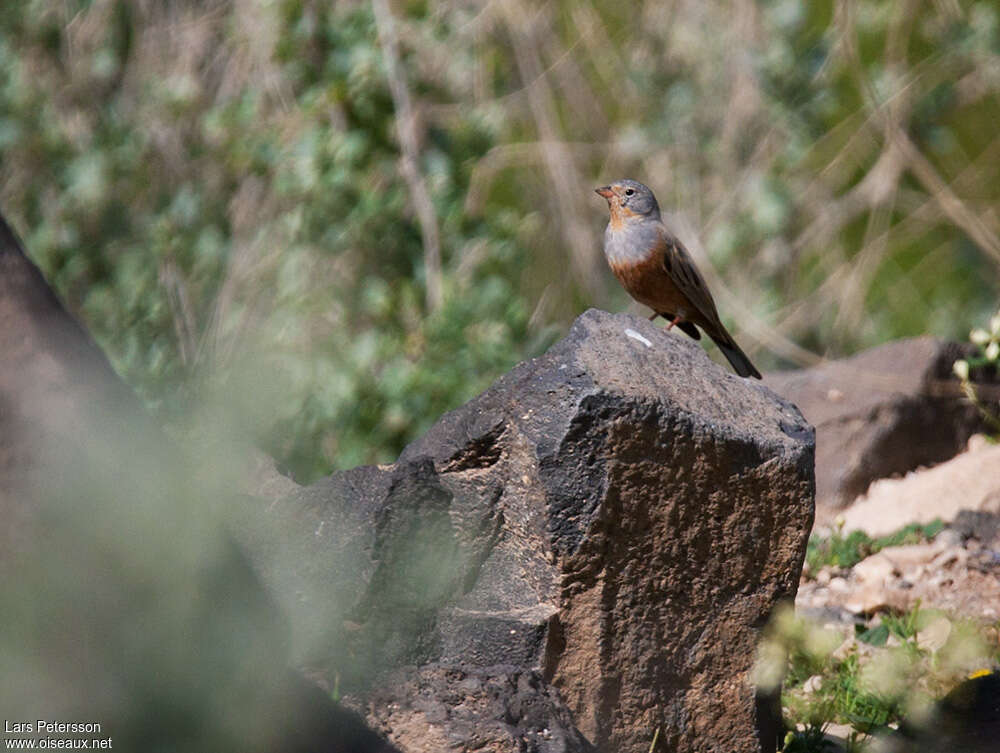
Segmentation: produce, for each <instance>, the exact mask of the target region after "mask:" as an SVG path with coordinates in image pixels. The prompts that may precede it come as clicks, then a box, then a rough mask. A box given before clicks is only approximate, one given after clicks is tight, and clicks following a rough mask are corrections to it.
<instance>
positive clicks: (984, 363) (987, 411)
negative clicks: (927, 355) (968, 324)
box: [952, 311, 1000, 433]
mask: <svg viewBox="0 0 1000 753" xmlns="http://www.w3.org/2000/svg"><path fill="white" fill-rule="evenodd" d="M969 340H970V341H971V342H972V344H973V345H975V346H976V348H978V350H979V352H978V353H977V354H976V355H975V356H971V357H969V358H960V359H959V360H957V361H955V364H954V365H953V366H952V370H953V371H954V372H955V376H957V377H958V380H959V382H960V383H961V385H962V392H964V393H965V396H966V397H967V398H968V399H969V402H971V403H972V404H973V405H975V406H976V408H977V410H978V411H979V413H980V415H982V417H983V419H984V420H985V421H986V423H987V424H989V425H990V426H991V427H992V428H993V431H994V432H998V433H1000V416H998V415H997V414H996V412H995V410H994V409H992V408H991V407H990V406H989V405H988V403H987V402H986V401H984V400H982V399H981V398H980V396H979V393H978V392H977V391H976V385H975V384H974V382H973V381H972V378H971V375H972V371H973V369H987V370H990V371H992V372H993V373H997V371H998V370H1000V311H998V312H997V313H996V314H994V315H993V317H992V318H991V319H990V328H989V331H987V330H985V329H982V328H976V329H974V330H972V332H970V333H969Z"/></svg>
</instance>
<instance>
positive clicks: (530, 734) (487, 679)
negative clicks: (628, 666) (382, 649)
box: [367, 664, 596, 753]
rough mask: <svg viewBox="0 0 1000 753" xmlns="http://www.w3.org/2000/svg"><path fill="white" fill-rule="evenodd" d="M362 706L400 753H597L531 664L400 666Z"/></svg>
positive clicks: (372, 721) (554, 692) (562, 703)
mask: <svg viewBox="0 0 1000 753" xmlns="http://www.w3.org/2000/svg"><path fill="white" fill-rule="evenodd" d="M367 708H368V710H369V718H370V721H371V723H372V726H374V727H375V728H376V729H378V730H379V731H381V732H382V733H383V734H385V735H386V736H387V737H392V738H393V739H394V740H395V741H396V743H397V744H398V745H399V746H400V747H402V748H403V749H404V750H405V751H406V753H440V752H441V751H448V750H454V751H467V750H475V751H482V753H507V751H525V753H564V752H565V751H581V752H586V751H593V753H596V748H594V747H593V746H592V745H591V744H590V743H589V742H588V741H587V739H586V738H585V737H584V736H583V735H582V734H580V732H579V730H577V728H576V727H575V725H574V723H573V717H572V714H571V713H570V711H569V709H568V708H567V707H566V704H565V703H564V702H563V701H562V699H561V698H560V697H559V694H558V693H557V692H556V691H555V690H554V689H553V688H552V687H551V686H549V685H548V684H547V683H546V682H545V681H544V680H543V678H542V677H541V675H540V674H539V673H538V672H536V671H533V670H529V669H520V668H517V667H510V666H498V667H490V668H485V669H484V668H477V667H456V666H442V665H440V664H428V665H425V666H423V667H406V668H404V669H401V670H398V671H396V672H393V673H392V674H391V675H390V676H389V678H388V681H387V682H386V683H385V684H384V685H383V687H382V689H381V690H376V691H375V692H374V693H373V695H372V697H371V698H370V699H369V701H368V703H367Z"/></svg>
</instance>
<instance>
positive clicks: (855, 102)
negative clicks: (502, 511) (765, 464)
mask: <svg viewBox="0 0 1000 753" xmlns="http://www.w3.org/2000/svg"><path fill="white" fill-rule="evenodd" d="M621 9H622V6H621V4H620V3H616V2H610V0H592V1H591V2H571V1H570V0H559V1H558V2H554V3H545V4H533V3H528V2H525V1H522V0H503V1H502V2H495V3H486V2H474V3H466V4H439V3H426V2H397V3H395V4H393V6H392V11H393V13H394V15H395V17H396V26H397V29H398V35H399V45H400V51H401V56H402V63H403V65H402V68H403V70H404V72H405V76H406V81H405V85H406V86H407V87H408V88H409V90H410V94H411V98H412V100H413V102H414V109H415V111H416V126H417V130H418V133H419V139H420V154H419V155H418V156H419V165H418V166H419V169H420V172H421V175H422V176H423V179H424V180H425V181H426V184H427V187H428V190H429V193H430V196H431V200H432V202H433V209H434V214H435V217H436V221H437V223H438V229H439V232H440V237H441V251H442V269H441V282H442V288H443V293H444V295H443V303H442V304H441V305H440V306H439V307H435V306H433V305H429V304H428V302H427V289H426V287H427V286H426V282H427V274H428V270H427V269H426V268H425V262H424V258H425V257H424V249H423V244H422V239H421V227H420V224H419V222H418V220H417V216H416V214H415V212H414V209H413V206H414V204H413V201H412V198H411V194H410V191H409V189H408V186H407V183H406V182H405V181H404V180H403V178H402V177H401V172H400V169H399V164H400V147H399V142H398V139H397V134H396V122H395V105H394V102H393V98H392V95H391V91H390V87H389V83H388V81H387V73H386V67H385V65H384V59H383V54H382V49H381V47H380V45H379V41H378V35H377V34H376V24H375V19H374V17H373V14H372V8H371V6H370V5H369V4H367V3H361V2H339V3H329V2H325V0H324V1H321V0H244V1H243V2H235V0H213V2H210V3H204V2H195V1H194V0H176V1H175V2H170V3H160V2H130V1H129V0H8V1H7V2H4V3H3V4H0V77H2V78H0V205H2V207H3V211H4V212H5V213H6V214H7V215H8V216H9V217H10V219H11V220H12V221H13V223H14V225H15V226H16V227H17V228H18V230H19V231H20V232H21V233H22V235H23V236H24V239H25V241H26V243H27V246H28V248H29V250H30V252H31V253H32V255H33V257H34V258H35V260H36V261H37V262H38V263H39V264H40V266H41V267H42V269H43V271H44V272H45V273H46V275H47V276H48V278H49V279H50V281H51V282H52V283H53V284H54V285H55V287H56V288H57V289H58V291H59V292H60V294H61V295H62V296H63V297H64V299H65V300H66V301H67V302H68V304H69V305H70V307H71V309H73V310H75V311H77V312H78V313H80V315H81V316H82V317H83V318H84V319H85V321H86V323H87V325H88V327H89V328H90V330H91V332H93V333H94V335H95V337H96V338H97V339H98V341H99V342H100V344H101V345H102V346H103V347H104V349H105V350H106V351H107V352H108V353H109V355H110V356H111V358H112V360H113V362H114V364H115V366H116V367H117V368H118V370H119V371H120V373H122V375H123V376H124V377H125V378H126V380H127V381H129V383H130V384H132V385H133V386H135V387H136V388H137V389H138V390H139V391H140V393H141V394H142V395H143V396H144V398H145V399H146V400H147V402H148V403H149V404H150V405H151V406H152V407H153V408H154V410H156V411H157V412H158V414H159V415H160V416H161V417H162V418H163V419H164V420H165V421H167V422H168V423H172V424H175V425H179V426H192V425H194V426H197V424H198V422H199V421H202V422H204V420H205V416H203V415H201V411H202V407H203V406H204V405H206V404H211V403H212V401H213V400H215V399H216V398H217V397H218V396H219V395H223V396H225V397H226V398H227V399H228V400H231V401H232V403H233V405H234V408H235V410H234V411H233V413H234V414H236V415H239V416H241V419H240V420H241V421H243V422H244V423H245V427H241V429H242V428H245V429H246V430H247V431H249V432H250V433H251V435H252V436H253V437H254V439H255V441H257V442H258V443H260V444H261V445H262V446H264V447H265V448H266V449H267V450H269V451H270V452H272V453H274V454H275V455H276V456H277V457H278V458H279V460H280V461H281V463H282V464H283V465H285V466H286V467H288V468H289V469H291V470H293V471H294V472H295V474H296V476H297V477H298V478H300V479H308V478H312V477H315V476H316V475H317V474H320V473H323V472H325V471H328V470H329V469H330V468H331V467H349V466H352V465H355V464H358V463H361V462H379V461H386V460H391V459H392V458H393V457H394V456H395V454H396V453H397V452H398V451H399V450H400V449H401V447H402V446H403V445H404V444H405V443H406V442H407V441H409V440H410V439H412V438H413V437H414V436H416V435H417V434H419V433H420V432H421V431H422V430H424V429H425V428H426V427H427V426H428V425H429V424H430V423H431V422H432V421H434V420H435V419H436V418H437V417H438V416H439V415H440V414H441V413H442V412H443V411H445V410H447V409H449V408H453V407H456V406H457V405H459V404H460V403H461V402H462V401H464V400H465V399H467V398H469V397H470V396H472V395H474V394H475V393H476V392H478V391H480V390H481V389H483V388H484V387H485V386H486V385H487V384H488V383H489V382H490V381H491V380H492V379H494V378H495V377H496V376H498V375H499V374H500V373H502V372H503V371H505V370H506V369H508V368H510V367H511V366H512V365H513V364H514V363H515V362H516V361H518V360H520V359H521V358H524V357H527V356H530V355H533V354H535V353H537V352H539V351H540V350H541V349H543V348H544V347H545V346H546V344H547V343H548V342H550V341H551V340H552V338H553V335H554V333H555V332H556V331H557V330H558V329H559V328H560V327H563V326H565V323H566V322H568V321H569V319H570V318H571V317H572V316H574V315H576V314H577V313H579V312H580V311H581V310H582V309H583V308H585V307H586V306H588V305H598V306H602V307H606V308H612V309H620V308H624V307H625V306H626V305H628V304H627V297H626V296H625V294H624V293H623V292H622V291H621V290H620V289H619V288H618V286H617V284H616V283H615V282H614V281H613V279H612V278H611V277H610V275H609V274H608V272H607V270H606V269H605V268H604V266H603V261H602V260H601V258H600V252H599V244H600V240H599V238H600V235H599V234H600V232H601V230H602V228H603V224H604V222H605V209H604V207H603V205H602V203H601V202H600V200H599V199H597V198H596V197H594V196H593V194H592V193H591V190H590V189H591V187H592V186H593V185H597V184H598V183H597V182H598V181H602V182H603V181H607V180H610V179H613V178H617V177H620V176H624V175H629V176H632V177H636V178H638V179H641V180H644V181H645V182H647V183H649V184H650V185H651V186H652V187H653V188H654V190H656V191H657V194H658V197H659V198H660V203H661V205H662V206H663V207H664V209H665V212H666V215H667V219H668V220H669V221H670V222H671V223H672V224H673V225H674V226H675V227H676V229H677V230H678V233H679V234H680V235H681V237H682V238H683V239H684V240H685V241H687V242H688V244H689V246H691V248H692V250H693V252H694V253H695V255H696V256H697V257H699V259H700V260H701V263H702V265H703V267H704V269H705V270H706V272H707V273H708V276H709V280H710V284H711V285H712V287H713V290H714V291H715V293H716V298H717V299H718V302H719V304H720V310H721V311H722V313H723V316H724V318H727V319H728V321H727V323H728V324H733V323H734V322H735V323H736V327H735V329H736V331H737V334H738V337H739V339H740V341H741V343H743V344H744V345H745V347H747V349H748V351H749V352H750V353H751V355H753V356H754V358H755V360H759V361H761V362H762V363H763V364H764V365H765V366H772V367H773V366H778V365H785V366H787V365H794V364H796V363H798V364H802V363H807V362H809V359H810V357H811V354H819V355H840V354H843V353H846V352H850V351H852V350H854V349H857V348H859V347H863V346H867V345H870V344H874V343H877V342H881V341H884V340H886V339H889V338H892V337H898V336H902V335H913V334H920V333H924V332H930V333H933V334H937V335H942V336H947V337H958V336H962V335H963V334H964V333H965V332H966V331H967V330H968V328H969V326H970V322H973V321H980V320H982V319H985V318H986V316H987V315H988V313H990V312H992V311H993V310H995V301H996V298H997V293H998V284H997V280H998V276H997V274H996V272H997V267H998V265H1000V242H998V240H997V239H998V237H1000V213H998V212H997V211H996V207H997V201H998V199H1000V174H998V173H1000V167H998V166H1000V159H997V156H998V154H1000V135H998V132H997V129H996V128H995V124H996V122H998V120H1000V74H998V73H997V71H1000V14H998V9H997V7H996V5H995V3H992V2H959V3H951V4H924V3H908V2H899V3H894V4H889V3H882V2H878V1H876V0H854V1H852V2H847V3H833V2H830V1H824V2H815V3H807V2H805V0H775V1H773V2H760V3H755V2H750V1H749V0H742V2H737V3H728V2H721V0H717V1H713V2H708V3H705V2H695V1H694V0H686V1H684V2H680V3H669V4H664V3H657V2H654V1H653V0H649V1H648V2H639V3H636V4H634V6H630V10H629V12H628V13H622V12H621ZM717 270H718V271H717ZM432 273H433V270H432ZM636 310H639V309H638V308H636ZM755 345H756V346H758V347H757V348H755V347H754V346H755ZM761 345H763V347H764V348H765V349H766V352H760V350H759V347H760V346H761Z"/></svg>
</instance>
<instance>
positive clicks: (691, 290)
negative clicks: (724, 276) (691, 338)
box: [659, 225, 719, 324]
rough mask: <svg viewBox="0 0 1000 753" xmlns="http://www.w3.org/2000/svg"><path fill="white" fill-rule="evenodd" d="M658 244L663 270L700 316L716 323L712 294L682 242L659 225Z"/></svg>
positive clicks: (716, 316)
mask: <svg viewBox="0 0 1000 753" xmlns="http://www.w3.org/2000/svg"><path fill="white" fill-rule="evenodd" d="M659 246H660V251H661V254H660V258H661V259H662V260H663V270H664V271H665V272H666V273H667V274H668V275H669V276H670V279H671V280H673V281H674V284H675V285H676V286H677V289H678V290H680V291H681V293H683V294H684V295H685V297H686V298H687V299H688V300H689V301H690V302H691V305H692V306H694V307H695V308H696V309H697V310H698V313H700V314H701V315H702V317H704V318H705V319H706V320H708V322H710V323H712V324H717V323H718V322H719V312H718V311H717V310H716V308H715V301H713V300H712V294H711V293H709V292H708V285H707V284H706V283H705V278H704V277H702V276H701V272H699V271H698V267H696V266H695V265H694V259H692V258H691V255H690V254H689V253H688V252H687V249H686V248H684V244H682V243H681V242H680V241H679V240H677V238H675V237H674V236H673V235H671V233H670V231H669V230H667V229H666V228H665V227H663V226H662V225H661V226H660V242H659ZM688 318H690V317H688Z"/></svg>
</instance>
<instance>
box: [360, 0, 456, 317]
mask: <svg viewBox="0 0 1000 753" xmlns="http://www.w3.org/2000/svg"><path fill="white" fill-rule="evenodd" d="M372 12H373V13H374V14H375V26H376V27H377V28H378V39H379V45H380V46H381V48H382V54H383V55H384V56H385V69H386V75H387V76H388V77H389V91H390V92H391V93H392V101H393V104H394V106H395V108H396V130H397V132H398V135H399V146H400V149H402V152H403V154H402V157H401V159H400V170H401V171H402V173H403V179H404V180H405V181H406V185H407V186H408V187H409V190H410V198H411V200H412V201H413V208H414V209H415V210H416V212H417V221H418V222H419V223H420V234H421V237H422V239H423V244H424V270H425V273H426V275H427V308H428V310H430V311H433V310H435V309H437V308H438V307H439V306H440V305H441V299H442V292H441V236H440V233H439V231H438V225H437V216H436V215H435V213H434V204H433V202H432V201H431V195H430V191H428V190H427V183H426V182H425V181H424V176H423V175H421V173H420V164H419V155H420V147H419V144H418V139H417V125H416V119H415V117H414V114H413V105H412V102H411V100H410V91H409V89H408V88H407V86H406V79H405V78H404V76H403V72H402V70H401V68H400V65H399V47H398V44H397V39H396V26H395V23H394V22H393V18H392V12H391V11H390V10H389V4H388V2H387V0H372Z"/></svg>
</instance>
